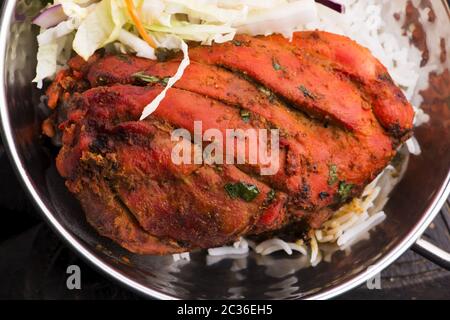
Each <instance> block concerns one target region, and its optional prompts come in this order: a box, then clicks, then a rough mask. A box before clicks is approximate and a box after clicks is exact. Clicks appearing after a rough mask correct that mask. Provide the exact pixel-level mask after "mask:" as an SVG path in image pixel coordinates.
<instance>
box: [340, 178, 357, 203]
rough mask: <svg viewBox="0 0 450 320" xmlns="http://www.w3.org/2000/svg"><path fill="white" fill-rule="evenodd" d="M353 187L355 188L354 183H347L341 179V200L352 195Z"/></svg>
mask: <svg viewBox="0 0 450 320" xmlns="http://www.w3.org/2000/svg"><path fill="white" fill-rule="evenodd" d="M352 189H353V185H352V184H347V183H346V182H345V181H341V182H340V183H339V189H338V194H339V197H340V198H341V201H345V200H347V199H348V198H349V197H350V193H351V191H352Z"/></svg>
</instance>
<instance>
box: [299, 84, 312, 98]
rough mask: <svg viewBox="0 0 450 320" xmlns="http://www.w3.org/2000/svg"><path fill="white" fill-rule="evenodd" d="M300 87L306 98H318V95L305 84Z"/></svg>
mask: <svg viewBox="0 0 450 320" xmlns="http://www.w3.org/2000/svg"><path fill="white" fill-rule="evenodd" d="M298 88H299V89H300V91H301V92H302V93H303V95H304V96H305V98H309V99H311V100H316V96H315V95H314V94H313V93H312V92H311V91H309V90H308V89H307V88H306V87H305V86H303V85H301V86H300V87H298Z"/></svg>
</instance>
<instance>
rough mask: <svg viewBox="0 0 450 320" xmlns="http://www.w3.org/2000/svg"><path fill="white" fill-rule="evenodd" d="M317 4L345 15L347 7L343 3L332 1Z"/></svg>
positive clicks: (326, 0) (325, 0)
mask: <svg viewBox="0 0 450 320" xmlns="http://www.w3.org/2000/svg"><path fill="white" fill-rule="evenodd" d="M315 1H316V2H317V3H320V4H323V5H324V6H326V7H328V8H330V9H333V10H334V11H337V12H339V13H345V6H344V5H343V4H342V3H339V2H338V1H332V0H315Z"/></svg>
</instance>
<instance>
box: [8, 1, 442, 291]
mask: <svg viewBox="0 0 450 320" xmlns="http://www.w3.org/2000/svg"><path fill="white" fill-rule="evenodd" d="M36 3H39V1H36V0H21V1H15V0H7V1H4V5H3V14H2V20H1V34H0V75H1V78H0V110H1V122H2V133H3V142H4V143H5V145H6V148H7V150H8V151H9V155H10V157H11V161H12V162H13V163H14V165H15V169H16V171H17V174H18V176H19V177H20V179H21V181H22V182H23V186H24V189H25V190H26V192H27V193H28V194H29V195H30V196H31V198H32V199H33V201H34V202H35V204H36V206H37V207H38V208H39V209H40V211H41V212H42V214H43V216H44V217H45V219H46V220H47V221H48V223H49V224H50V225H51V226H52V227H53V228H54V230H55V231H56V232H57V233H58V234H59V235H60V236H61V237H62V238H63V239H65V240H66V242H67V243H68V244H70V245H71V246H72V247H73V248H74V250H75V251H77V252H78V253H79V254H80V255H81V256H83V257H84V258H86V260H88V261H89V262H91V263H92V264H93V265H95V266H96V267H98V268H99V269H100V270H102V271H103V272H105V273H106V274H108V275H109V276H111V277H112V278H113V279H115V280H117V281H119V282H121V283H123V284H125V285H127V286H128V287H130V288H133V289H135V290H137V291H139V292H141V293H143V294H145V295H147V296H149V297H154V298H161V299H176V298H178V299H185V298H189V299H197V298H198V299H208V298H209V299H230V298H231V299H233V298H234V299H240V298H252V299H267V298H277V299H300V298H309V299H324V298H331V297H334V296H336V295H338V294H341V293H343V292H345V291H347V290H350V289H352V288H354V287H356V286H358V285H360V284H361V283H363V282H364V281H366V280H368V279H369V278H371V277H373V276H375V275H376V274H377V273H379V272H380V271H381V270H383V269H384V268H386V267H387V266H388V265H389V264H391V263H392V262H394V261H395V260H396V259H397V258H398V257H399V256H400V255H401V254H402V253H403V252H405V250H407V249H408V248H409V247H411V246H412V245H413V244H414V243H415V242H416V241H417V240H418V239H419V238H420V236H421V234H422V233H423V232H424V230H425V229H426V228H427V226H428V225H429V224H430V223H431V222H432V220H433V218H434V217H435V215H436V214H437V212H438V211H439V209H440V208H441V206H442V205H443V203H444V201H445V199H446V198H447V197H448V195H449V192H450V185H449V181H450V172H449V168H450V135H449V132H450V117H449V112H448V109H447V110H443V109H439V108H437V109H436V108H433V109H429V110H426V111H427V112H428V113H429V114H430V115H431V119H432V121H431V122H430V123H429V124H427V125H424V126H422V127H420V128H419V129H418V130H417V132H416V135H417V138H418V140H419V142H420V143H421V146H422V148H423V153H422V155H421V156H419V157H412V158H411V159H410V162H409V167H408V170H407V171H406V175H405V177H404V179H403V180H402V181H401V183H400V184H399V186H398V187H397V188H396V190H395V191H394V192H393V194H392V198H391V200H390V201H389V203H388V205H387V207H386V210H385V211H386V213H387V216H388V219H387V221H386V222H385V223H383V224H382V225H381V226H380V227H378V228H377V229H376V230H375V232H372V234H371V239H370V240H368V241H363V242H360V243H358V244H357V245H355V246H354V247H352V250H351V253H350V254H348V255H347V254H345V253H344V252H339V253H337V254H335V255H334V257H333V261H332V262H331V263H322V264H320V265H319V266H317V267H315V268H303V267H304V266H305V265H306V264H307V262H306V260H305V258H301V257H300V258H299V257H291V258H286V257H285V256H283V255H275V256H274V257H270V258H261V257H256V256H254V255H252V254H251V255H250V256H249V257H248V258H246V259H241V260H234V261H233V260H222V261H219V262H216V263H214V264H211V261H209V262H210V265H209V266H208V263H207V262H208V261H207V257H206V256H205V254H204V253H194V254H192V256H191V258H192V261H191V262H189V263H183V262H181V263H180V262H178V263H174V262H173V259H172V257H170V256H169V257H154V256H137V255H132V254H130V253H128V252H126V251H124V250H123V249H121V248H119V247H118V246H117V245H115V244H114V243H112V242H111V241H109V240H107V239H105V238H102V237H100V236H99V235H98V234H97V233H96V232H95V231H94V230H93V229H92V228H91V227H90V226H88V225H87V223H86V222H85V219H84V214H83V213H82V211H81V209H80V206H79V205H78V203H77V201H75V200H74V199H73V197H72V196H71V195H70V194H69V193H68V192H67V191H66V188H65V187H64V182H63V181H62V179H61V178H60V177H59V175H58V174H57V172H56V170H55V167H54V157H53V156H52V155H51V154H49V152H48V150H47V149H46V148H44V147H43V146H42V141H41V139H40V138H39V136H40V129H39V128H40V122H41V121H42V119H43V117H44V116H45V114H44V113H45V112H44V111H43V110H44V109H45V108H39V105H40V96H41V92H39V91H38V90H37V89H36V88H35V86H34V85H33V84H32V83H31V80H32V79H33V77H34V70H35V57H36V40H35V35H36V32H37V31H38V30H37V29H36V28H35V27H32V26H31V25H30V23H29V22H26V21H25V22H23V21H22V18H23V16H22V15H23V14H25V15H26V16H32V15H33V14H35V13H36V11H37V10H38V9H39V8H36ZM433 4H435V5H437V6H439V7H438V8H436V10H448V7H446V4H445V2H438V1H433ZM446 23H447V24H446V25H445V26H442V27H443V28H448V27H449V24H448V21H447V22H446ZM418 244H419V246H418V248H419V249H421V250H422V251H423V252H426V253H428V254H431V255H432V256H434V257H436V255H440V258H441V263H442V264H443V265H444V264H445V263H448V255H447V256H445V253H443V252H439V251H438V250H437V248H434V247H433V246H432V245H431V244H429V243H427V242H425V241H424V240H420V241H419V243H418ZM430 250H431V251H430ZM430 252H431V253H430ZM446 259H447V261H446Z"/></svg>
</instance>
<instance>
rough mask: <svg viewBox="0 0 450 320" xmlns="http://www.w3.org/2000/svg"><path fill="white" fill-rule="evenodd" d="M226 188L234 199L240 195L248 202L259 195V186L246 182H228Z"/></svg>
mask: <svg viewBox="0 0 450 320" xmlns="http://www.w3.org/2000/svg"><path fill="white" fill-rule="evenodd" d="M225 190H226V191H227V193H228V195H229V196H230V197H231V198H232V199H237V198H238V197H239V198H241V199H242V200H244V201H246V202H251V201H253V200H254V199H255V198H256V197H257V196H258V195H259V189H258V187H257V186H255V185H252V184H247V183H245V182H238V183H234V184H233V183H227V184H226V185H225Z"/></svg>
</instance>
